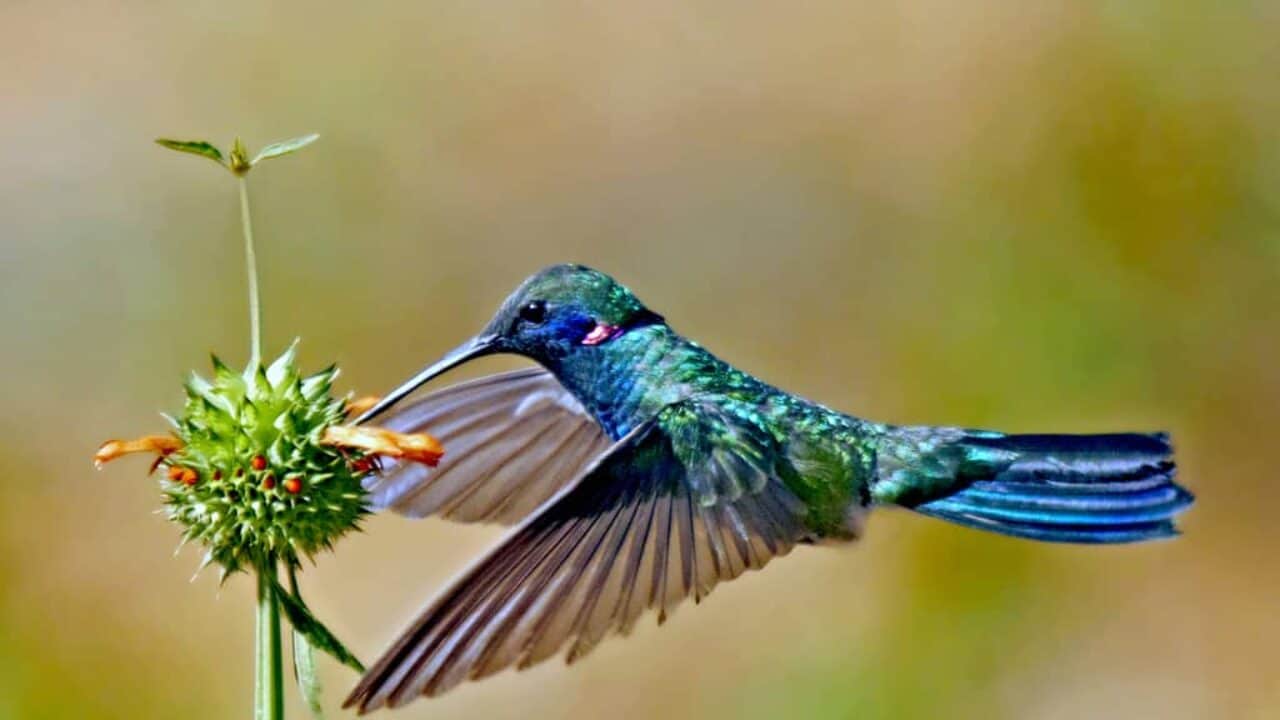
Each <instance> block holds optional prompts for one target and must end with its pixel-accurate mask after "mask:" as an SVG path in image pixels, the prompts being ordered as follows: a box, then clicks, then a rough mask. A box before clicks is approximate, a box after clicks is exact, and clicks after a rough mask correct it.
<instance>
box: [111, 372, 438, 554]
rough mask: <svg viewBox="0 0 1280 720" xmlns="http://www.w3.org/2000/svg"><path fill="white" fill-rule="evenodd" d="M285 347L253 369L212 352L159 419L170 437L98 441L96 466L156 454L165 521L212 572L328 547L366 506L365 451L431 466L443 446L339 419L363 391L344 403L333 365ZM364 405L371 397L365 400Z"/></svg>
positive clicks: (372, 457) (369, 464) (372, 461)
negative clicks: (178, 408) (180, 402)
mask: <svg viewBox="0 0 1280 720" xmlns="http://www.w3.org/2000/svg"><path fill="white" fill-rule="evenodd" d="M294 355H295V353H294V348H293V347H290V348H289V349H288V350H287V351H286V352H285V353H284V354H283V355H281V356H280V357H279V358H278V359H277V360H275V361H274V362H273V363H271V364H270V366H267V367H264V366H262V365H261V364H257V363H254V364H251V365H250V366H249V367H248V368H246V369H245V370H244V371H243V372H235V371H233V370H231V369H230V368H228V367H227V366H226V365H225V364H223V363H222V361H220V360H219V359H218V358H217V357H216V356H215V357H214V358H213V369H214V372H213V377H212V379H209V380H206V379H205V378H202V377H200V376H199V375H195V374H192V376H191V377H190V379H188V381H187V383H186V394H187V399H186V404H185V407H184V409H183V413H182V415H181V416H180V417H178V418H176V419H173V418H170V423H171V424H172V425H173V433H172V434H171V435H147V436H144V437H141V438H138V439H136V440H127V441H126V440H110V441H108V442H106V443H103V445H102V446H101V447H100V448H99V449H98V451H97V453H96V454H95V455H94V462H95V464H97V465H98V466H99V467H101V466H102V464H103V463H106V462H110V461H111V460H114V459H116V458H118V457H121V456H122V455H126V454H129V453H138V452H150V453H155V454H156V455H157V458H156V462H155V463H154V464H153V465H152V469H153V470H154V469H156V468H158V467H160V466H162V465H163V466H165V467H166V468H167V469H166V471H165V473H164V480H163V481H162V487H163V490H164V502H165V510H166V513H167V515H168V517H169V519H170V520H173V521H174V522H176V523H178V524H179V525H181V526H182V527H183V541H184V542H186V541H191V540H196V541H199V542H201V543H202V544H204V545H205V546H206V547H207V549H208V553H207V554H206V558H205V563H206V564H209V563H213V562H216V563H218V564H220V565H221V566H222V569H223V574H224V576H225V575H227V574H230V573H232V572H235V571H237V570H242V569H245V568H248V567H254V568H259V569H261V568H264V567H266V566H267V565H268V564H272V565H273V564H274V562H275V561H276V560H282V561H284V562H285V563H286V564H287V565H289V566H290V567H293V566H296V565H297V564H298V561H299V559H300V558H301V557H303V556H306V557H311V556H313V555H314V554H315V553H316V552H318V551H320V550H324V549H328V548H331V547H332V545H333V543H334V542H335V541H336V540H337V539H338V538H340V537H341V536H343V535H344V534H346V533H347V532H350V531H351V530H355V529H357V528H358V526H359V521H360V519H361V518H362V517H363V516H364V515H366V514H367V513H368V512H369V511H368V509H367V507H366V504H365V495H364V490H363V488H362V487H361V482H360V481H361V477H362V476H363V475H365V474H366V473H368V472H370V471H371V470H376V468H377V462H376V460H377V456H380V455H385V456H388V457H393V458H397V459H401V460H410V461H415V462H421V463H426V464H428V465H435V464H436V462H438V461H439V459H440V456H441V455H442V454H443V452H444V451H443V448H441V446H440V443H439V442H437V441H436V439H435V438H433V437H431V436H429V435H425V434H405V433H397V432H392V431H390V430H384V429H381V428H376V427H353V426H347V425H343V424H342V423H343V422H345V421H346V420H347V418H348V417H350V416H351V415H352V413H353V411H356V410H359V408H360V406H366V407H367V406H368V404H369V399H362V400H360V401H357V403H359V404H356V403H351V402H349V401H348V399H344V398H335V397H333V396H332V394H331V390H332V385H333V380H334V378H335V377H336V376H337V374H338V371H337V368H335V367H330V368H328V369H326V370H323V371H321V372H319V373H316V374H314V375H311V376H309V377H302V376H301V375H300V373H299V372H298V369H297V366H296V364H295V358H294ZM375 401H376V400H375Z"/></svg>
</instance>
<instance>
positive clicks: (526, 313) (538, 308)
mask: <svg viewBox="0 0 1280 720" xmlns="http://www.w3.org/2000/svg"><path fill="white" fill-rule="evenodd" d="M520 319H521V320H523V321H525V322H527V323H532V324H534V325H541V324H542V321H543V320H546V319H547V303H546V302H544V301H542V300H531V301H529V302H527V303H525V304H524V305H521V306H520Z"/></svg>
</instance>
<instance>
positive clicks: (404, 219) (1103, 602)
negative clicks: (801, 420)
mask: <svg viewBox="0 0 1280 720" xmlns="http://www.w3.org/2000/svg"><path fill="white" fill-rule="evenodd" d="M1278 30H1280V6H1277V5H1276V4H1275V3H1263V2H1253V3H1251V2H1237V3H1211V2H1183V3H1166V2H1157V1H1155V0H1149V1H1148V0H1130V1H1128V2H1100V3H1081V2H1067V1H1063V2H1041V3H1002V2H976V3H952V2H944V1H941V0H932V1H917V2H907V3H893V4H890V3H849V2H831V3H823V2H818V3H786V4H781V3H754V2H746V3H744V2H694V3H689V2H666V1H665V0H663V1H659V2H646V3H629V4H623V3H540V2H496V3H453V2H450V3H415V2H397V3H392V2H367V3H359V4H353V5H351V6H349V7H347V8H346V9H345V10H343V11H340V12H331V11H330V10H328V9H323V10H322V9H321V8H320V7H319V6H317V5H315V4H314V3H304V2H292V3H283V2H282V3H257V2H189V3H174V4H168V5H158V4H155V3H149V2H115V3H113V2H89V3H64V2H34V1H29V0H5V2H3V4H0V48H2V49H0V58H2V60H3V61H2V62H0V141H2V142H0V146H2V147H3V150H2V151H0V262H2V266H0V308H2V310H3V311H2V312H0V338H2V340H0V348H3V349H0V378H3V380H0V383H2V385H0V387H2V388H3V399H4V402H5V408H4V412H3V413H0V479H2V482H3V501H0V716H5V717H21V718H56V717H67V718H73V717H74V718H84V717H102V718H139V717H183V718H225V717H245V716H246V715H248V714H249V712H250V700H251V686H252V669H251V665H250V660H251V656H252V630H253V628H252V626H253V619H252V612H253V611H252V598H251V596H252V588H251V583H250V582H249V581H248V580H247V579H245V578H243V577H241V578H236V579H234V580H232V581H231V582H229V583H227V584H226V585H225V586H224V587H222V588H219V587H218V585H217V582H216V578H215V577H214V575H215V574H214V573H206V574H204V575H202V576H200V577H198V578H196V579H195V580H194V582H191V583H188V582H187V579H188V577H190V575H191V573H192V571H193V570H194V569H195V567H196V564H197V561H198V553H197V552H195V551H194V550H188V551H184V552H182V553H180V554H179V555H178V556H177V557H176V559H175V558H174V556H173V548H174V546H175V545H176V541H177V533H176V532H175V529H174V528H173V527H171V526H169V525H168V524H167V523H166V522H165V521H164V520H163V518H161V517H160V516H158V515H156V514H154V513H153V510H155V509H156V508H157V507H158V505H159V493H158V492H157V489H156V486H155V484H154V482H153V481H151V480H148V479H147V478H145V477H143V473H144V470H145V461H144V460H141V459H136V460H129V461H124V462H121V463H119V464H117V465H113V466H111V467H110V468H109V469H107V470H106V471H104V472H101V473H95V472H94V471H93V469H92V467H91V465H90V462H89V458H90V455H91V453H92V451H93V449H94V448H95V447H96V445H97V443H98V442H99V441H101V440H103V439H105V438H107V437H111V436H120V435H126V436H127V435H131V434H141V433H145V432H150V431H156V430H159V429H160V428H162V427H163V425H162V421H161V420H160V418H159V417H158V416H157V414H156V413H157V411H160V410H173V409H175V408H177V407H179V403H180V400H181V390H180V385H179V380H180V379H181V377H182V374H183V373H184V372H185V371H186V370H187V369H189V368H204V367H205V365H206V363H207V353H208V352H209V351H210V350H217V351H218V352H220V353H222V354H224V355H225V356H227V357H229V358H231V359H235V360H237V361H241V360H243V358H244V356H245V350H246V335H247V333H246V322H245V308H244V300H243V297H244V292H243V289H244V280H243V277H244V276H243V266H242V258H241V254H240V239H239V235H238V225H237V223H238V216H237V208H236V200H235V187H234V183H233V182H232V181H231V180H230V178H229V177H228V176H226V175H225V173H222V172H220V171H218V170H217V169H216V168H215V167H213V165H212V164H209V163H208V162H207V161H204V160H200V159H197V158H192V157H186V156H179V155H176V154H173V153H169V152H165V151H162V150H160V149H158V148H156V147H155V146H154V145H152V144H151V139H152V138H154V137H156V136H160V135H177V136H187V137H207V138H210V139H213V140H215V141H217V142H220V143H229V141H230V139H231V138H232V137H233V136H234V135H235V134H236V133H239V134H241V135H243V136H244V138H245V139H246V140H247V141H248V142H249V143H250V145H251V146H260V145H261V144H263V143H265V142H267V141H270V140H276V139H280V138H283V137H288V136H291V135H295V134H300V133H304V132H310V131H316V132H320V133H322V135H323V138H322V139H321V141H320V142H319V143H318V144H316V145H315V146H313V147H311V148H308V149H307V150H306V151H305V152H303V153H301V154H300V155H298V156H295V157H293V158H289V159H286V160H280V161H276V162H275V163H274V164H271V165H268V166H265V168H264V169H262V170H260V171H258V172H256V173H255V174H254V175H253V176H252V178H251V187H252V193H253V196H254V201H255V213H256V221H257V230H258V235H259V242H260V246H259V247H260V260H261V264H262V267H263V272H264V280H263V284H264V293H265V307H266V322H265V330H266V337H267V344H268V346H269V348H270V349H280V348H282V347H283V346H284V345H285V344H286V343H287V342H288V341H289V340H290V339H292V338H293V337H295V336H301V337H302V338H303V344H302V346H301V352H302V359H303V361H304V362H305V363H306V364H308V365H309V366H311V367H313V368H319V367H321V366H323V365H325V364H328V363H329V362H332V361H338V362H340V363H341V365H342V367H343V368H344V371H345V375H344V382H345V388H346V389H351V390H358V391H361V392H381V391H385V390H386V389H387V388H389V387H390V386H392V385H393V384H394V383H397V382H398V381H399V380H401V379H402V378H404V377H405V376H407V375H408V374H409V373H410V372H412V371H414V370H415V369H417V368H418V367H420V365H421V364H422V363H424V362H426V361H428V360H430V359H433V358H434V357H435V356H436V355H437V354H438V353H440V352H441V351H443V350H444V349H446V348H448V347H451V346H452V345H454V344H455V343H456V342H457V341H459V340H461V339H462V338H464V337H465V336H467V335H468V334H469V333H471V332H472V331H473V330H475V329H476V328H478V327H479V326H480V324H481V323H482V322H483V321H484V320H485V319H486V318H487V317H488V314H489V313H490V312H491V310H492V309H493V308H494V307H495V306H496V305H497V304H498V302H499V301H500V300H501V299H502V298H503V297H504V296H505V294H506V292H507V291H508V290H509V289H510V288H511V287H513V286H514V285H515V284H516V283H517V282H518V281H519V280H520V279H521V278H522V277H523V276H525V275H526V274H528V273H530V272H532V271H533V270H535V269H537V268H539V267H541V266H543V265H546V264H550V263H553V262H559V261H566V260H574V261H579V262H584V263H588V264H591V265H594V266H597V267H599V268H602V269H605V270H607V271H610V272H612V273H613V274H615V275H617V276H618V277H619V278H620V279H622V280H623V281H624V282H626V283H628V284H630V285H631V286H632V287H633V288H635V289H636V290H637V292H638V293H639V294H640V295H641V296H642V297H643V298H645V299H647V300H648V301H649V302H650V304H651V305H652V306H653V307H655V308H656V309H657V310H659V311H661V312H663V313H665V314H666V315H667V316H668V317H669V318H670V319H671V321H672V322H673V324H675V325H676V326H677V327H678V328H679V329H680V330H682V331H685V332H687V333H689V334H691V335H693V336H696V337H697V338H699V339H700V340H702V341H703V342H704V344H706V345H707V346H709V347H710V348H711V349H713V350H714V351H716V352H718V353H719V354H721V355H723V356H726V357H728V358H730V359H731V360H733V361H734V362H735V363H737V364H739V365H740V366H742V367H744V368H746V369H748V370H750V371H753V372H755V373H758V374H759V375H761V376H763V377H764V378H766V379H768V380H770V381H773V382H775V383H777V384H779V385H781V386H783V387H785V388H788V389H790V390H793V391H796V392H799V393H801V394H804V395H807V396H811V397H814V398H818V399H821V400H822V401H823V402H825V403H827V404H830V405H833V406H835V407H837V408H840V409H844V410H847V411H850V412H855V413H858V414H862V415H866V416H869V417H873V418H876V419H879V420H885V421H893V422H903V423H915V422H933V423H946V424H958V425H969V426H990V427H996V428H1001V429H1005V430H1013V431H1027V432H1030V431H1077V432H1089V431H1108V430H1117V429H1157V428H1165V429H1169V430H1171V431H1172V432H1174V434H1175V438H1176V441H1177V443H1178V451H1179V460H1180V463H1181V473H1182V474H1181V477H1182V479H1183V481H1184V482H1185V483H1186V484H1188V485H1189V486H1191V487H1192V488H1193V489H1194V490H1195V491H1196V492H1197V493H1198V495H1199V497H1200V500H1199V503H1198V504H1197V505H1196V507H1195V508H1194V510H1192V511H1191V512H1190V513H1188V514H1187V515H1186V516H1185V524H1184V528H1185V536H1184V537H1183V538H1181V539H1180V540H1178V541H1176V542H1171V543H1162V544H1155V545H1150V546H1142V547H1120V548H1076V547H1059V546H1045V545H1033V544H1030V543H1022V542H1018V541H1013V540H1007V539H1003V538H999V537H994V536H988V535H983V534H980V533H977V532H973V531H969V530H964V529H959V528H954V527H949V526H944V525H942V524H940V523H936V522H934V521H930V520H926V519H923V518H919V517H914V516H911V515H909V514H907V513H904V512H885V513H883V514H882V515H879V516H877V517H875V518H874V519H873V522H872V524H871V527H870V532H869V534H868V536H867V537H866V539H865V540H864V541H863V542H861V543H859V544H857V545H855V546H849V547H844V548H838V549H832V548H802V549H800V550H798V551H797V552H795V553H794V554H792V555H791V556H790V557H789V558H788V559H786V560H785V561H782V562H778V563H776V564H774V565H771V566H770V567H769V568H768V570H766V571H765V572H762V573H756V574H751V575H749V576H747V577H745V578H743V579H741V580H739V581H737V582H734V583H731V584H729V585H726V586H723V587H721V588H720V589H718V590H717V592H716V593H715V594H714V595H713V596H712V597H711V598H710V599H709V600H708V601H707V602H705V603H704V604H703V605H702V606H700V607H696V608H695V607H693V606H692V605H689V606H686V607H684V608H682V609H681V611H680V612H679V613H678V614H677V615H676V616H675V617H674V618H673V620H672V621H671V622H670V623H668V625H667V626H666V627H665V628H664V629H661V630H657V629H655V627H653V626H652V624H650V623H646V624H645V625H644V627H643V628H642V629H641V630H639V631H638V632H637V633H636V634H635V635H634V636H633V637H632V638H630V639H628V640H626V641H625V642H624V641H611V642H607V643H605V644H604V645H603V646H602V647H601V648H600V649H599V650H597V651H596V653H595V654H593V655H592V656H591V657H589V658H588V659H587V660H586V661H584V662H583V663H581V664H580V665H577V666H575V667H573V668H571V669H565V667H564V666H563V665H562V664H560V663H558V662H556V663H549V664H546V665H543V666H540V667H538V668H536V669H534V670H531V671H528V672H524V673H507V674H504V675H502V676H500V677H495V678H493V679H490V680H489V681H486V682H484V683H482V684H473V685H468V686H465V687H463V688H461V689H460V690H457V691H455V692H453V693H451V694H449V695H448V696H446V697H444V698H442V699H439V700H437V701H432V702H419V703H417V704H415V705H413V706H411V707H409V708H407V709H405V710H403V711H401V712H399V714H398V715H397V717H403V718H414V717H419V718H436V719H439V720H445V719H447V718H521V719H524V718H530V717H562V718H610V719H611V720H623V719H631V718H651V717H667V718H695V717H696V718H775V717H803V718H859V719H860V720H876V719H879V718H940V717H947V718H1018V719H1022V718H1064V719H1065V718H1081V717H1088V718H1148V717H1150V718H1242V719H1249V718H1272V717H1276V716H1277V715H1280V648H1278V647H1277V641H1278V640H1280V612H1277V607H1278V604H1277V603H1278V602H1280V571H1278V570H1277V560H1276V557H1275V549H1276V547H1277V543H1280V521H1278V520H1277V508H1280V484H1278V483H1277V472H1276V457H1277V453H1276V447H1277V445H1278V443H1277V440H1276V434H1277V432H1280V370H1278V369H1277V358H1278V357H1280V283H1278V282H1277V281H1278V280H1280V237H1278V235H1280V230H1278V229H1277V228H1278V222H1280V133H1278V131H1277V128H1278V127H1280V83H1278V82H1276V79H1277V75H1276V71H1277V68H1280V43H1277V42H1276V37H1277V31H1278ZM516 364H518V363H514V362H510V361H504V360H491V361H485V362H484V363H481V364H479V365H477V366H476V367H475V368H472V369H470V370H468V371H466V372H459V373H457V374H456V377H457V378H461V377H465V376H466V375H467V374H468V373H472V374H474V373H477V372H484V371H492V370H495V369H499V368H503V367H511V366H513V365H516ZM367 530H368V531H367V532H366V533H364V534H362V535H360V536H358V537H353V538H350V539H349V540H347V541H345V542H343V543H342V544H341V545H340V546H339V548H338V552H337V553H336V554H333V555H328V556H325V557H323V558H322V559H321V560H320V562H319V564H318V566H317V567H315V568H313V569H309V570H308V571H307V573H306V575H305V577H304V585H305V589H306V590H307V592H308V594H309V597H310V599H311V600H312V604H313V605H314V606H315V607H316V608H317V610H318V612H319V613H320V614H321V616H322V617H324V618H326V619H328V620H330V621H331V622H332V625H333V627H334V628H335V630H336V631H338V633H339V634H340V635H341V636H342V637H344V638H345V639H347V640H348V641H349V644H350V645H352V646H353V648H355V649H356V650H357V651H358V653H359V654H361V655H362V656H363V657H364V658H366V659H372V658H373V657H374V656H375V654H376V653H377V652H378V651H379V650H380V649H381V648H382V647H383V645H384V643H386V642H388V641H389V640H390V639H391V637H392V636H393V634H394V633H395V632H396V631H397V629H398V628H399V627H400V626H401V625H402V624H403V623H404V622H405V621H406V620H407V619H408V617H409V616H410V614H411V613H412V612H413V611H414V610H415V609H416V608H417V607H419V606H420V605H421V604H422V603H423V602H424V601H425V600H426V599H427V598H428V597H429V596H430V595H431V593H432V592H434V591H435V590H436V589H438V588H439V587H440V585H441V584H442V583H443V582H444V581H445V580H446V579H447V578H448V577H449V576H451V575H452V574H453V573H455V572H457V571H458V570H459V569H460V568H461V567H463V566H464V565H465V564H466V563H467V562H468V561H469V560H470V559H471V558H473V557H474V556H475V555H476V554H477V553H479V552H480V551H481V550H482V549H483V548H485V547H486V546H487V545H488V544H490V543H491V542H493V541H494V540H495V539H496V537H497V536H498V532H499V531H498V530H497V529H495V528H486V527H460V526H455V525H451V524H448V523H445V522H442V521H436V520H427V521H418V522H410V521H406V520H403V519H401V518H397V517H377V518H375V519H373V521H371V522H370V523H369V524H368V528H367ZM324 677H325V680H326V682H327V685H328V694H327V700H328V702H329V705H330V711H331V713H332V714H333V715H340V714H341V713H340V712H339V711H338V710H337V704H338V702H339V701H340V699H341V697H342V695H343V694H344V693H345V691H346V690H347V689H348V688H349V687H350V685H351V684H352V682H353V681H354V677H353V675H352V674H351V673H349V672H347V671H346V670H345V669H343V668H339V667H335V666H333V665H332V664H326V667H325V676H324ZM290 703H291V705H290V708H291V714H292V715H293V716H295V717H302V716H303V708H302V706H301V704H300V703H298V702H297V701H296V699H295V698H293V697H292V693H291V696H290Z"/></svg>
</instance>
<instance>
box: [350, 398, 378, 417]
mask: <svg viewBox="0 0 1280 720" xmlns="http://www.w3.org/2000/svg"><path fill="white" fill-rule="evenodd" d="M381 399H382V398H380V397H378V396H377V395H365V396H364V397H358V398H356V399H355V400H352V401H351V402H349V403H347V414H348V415H351V416H358V415H362V414H364V411H365V410H368V409H369V408H371V407H373V406H374V405H377V404H378V401H379V400H381Z"/></svg>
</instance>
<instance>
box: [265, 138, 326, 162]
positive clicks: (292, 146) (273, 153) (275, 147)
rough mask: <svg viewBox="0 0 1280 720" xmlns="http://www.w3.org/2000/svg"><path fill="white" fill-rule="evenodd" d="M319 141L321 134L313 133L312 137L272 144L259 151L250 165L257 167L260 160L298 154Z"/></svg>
mask: <svg viewBox="0 0 1280 720" xmlns="http://www.w3.org/2000/svg"><path fill="white" fill-rule="evenodd" d="M319 139H320V135H319V134H317V133H311V134H310V135H302V136H301V137H296V138H290V139H288V140H281V141H280V142H274V143H271V144H270V145H268V146H266V147H264V148H262V149H261V150H259V151H258V154H257V155H256V156H254V158H253V162H252V163H250V165H257V164H258V161H259V160H268V159H270V158H273V157H280V156H281V155H288V154H289V153H294V152H297V151H299V150H301V149H302V148H304V147H306V146H308V145H310V144H311V143H313V142H315V141H316V140H319Z"/></svg>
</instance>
